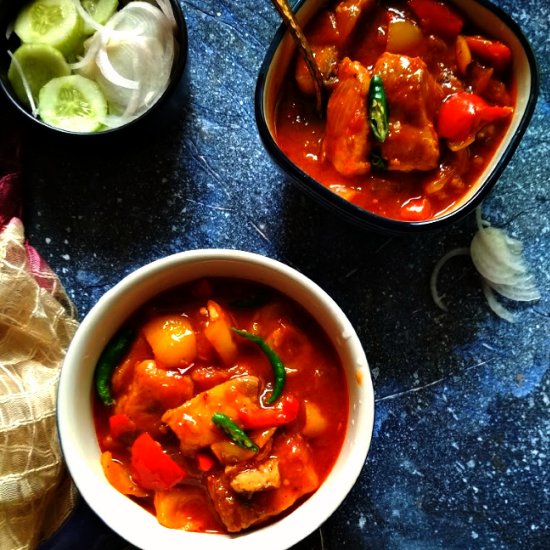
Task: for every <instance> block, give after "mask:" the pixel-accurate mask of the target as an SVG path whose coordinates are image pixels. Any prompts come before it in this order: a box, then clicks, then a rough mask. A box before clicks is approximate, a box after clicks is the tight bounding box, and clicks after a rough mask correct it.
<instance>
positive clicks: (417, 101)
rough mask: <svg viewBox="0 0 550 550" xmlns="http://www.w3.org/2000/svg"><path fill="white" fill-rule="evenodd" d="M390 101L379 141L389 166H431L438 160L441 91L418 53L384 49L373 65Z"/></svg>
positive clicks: (404, 169) (406, 169) (407, 168)
mask: <svg viewBox="0 0 550 550" xmlns="http://www.w3.org/2000/svg"><path fill="white" fill-rule="evenodd" d="M373 72H374V74H378V75H380V77H381V78H382V82H383V83H384V90H385V92H386V97H387V100H388V104H389V110H390V118H389V134H388V136H387V138H386V140H385V141H384V143H382V144H381V152H382V156H383V157H384V159H385V160H386V161H387V163H388V170H396V171H401V172H410V171H412V170H431V169H433V168H436V167H437V165H438V162H439V140H438V137H437V134H436V132H435V129H434V125H433V119H434V116H435V110H436V109H437V107H438V106H439V105H440V104H441V100H442V98H443V92H442V89H441V86H439V84H437V83H436V81H435V80H434V78H433V77H432V75H431V74H430V72H429V71H428V67H427V66H426V63H424V61H423V60H422V59H420V58H419V57H408V56H406V55H399V54H393V53H389V52H385V53H384V54H382V55H381V56H380V58H379V59H378V61H377V62H376V64H375V66H374V71H373Z"/></svg>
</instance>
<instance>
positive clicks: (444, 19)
mask: <svg viewBox="0 0 550 550" xmlns="http://www.w3.org/2000/svg"><path fill="white" fill-rule="evenodd" d="M408 4H409V7H410V8H411V10H412V11H413V12H414V13H415V15H416V16H417V17H418V19H419V21H420V26H421V27H422V30H423V31H424V32H427V33H430V34H436V35H438V36H442V37H444V38H454V37H455V36H457V35H458V34H459V33H460V31H461V30H462V27H463V26H464V21H463V19H462V17H460V15H458V14H457V13H456V12H454V11H453V10H452V9H451V8H449V7H448V6H446V5H445V4H443V2H437V1H436V0H409V1H408Z"/></svg>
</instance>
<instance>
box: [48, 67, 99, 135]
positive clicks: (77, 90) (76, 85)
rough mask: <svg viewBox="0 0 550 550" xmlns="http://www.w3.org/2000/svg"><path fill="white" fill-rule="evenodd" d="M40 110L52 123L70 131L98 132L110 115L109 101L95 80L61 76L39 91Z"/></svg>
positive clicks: (75, 76)
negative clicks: (108, 114)
mask: <svg viewBox="0 0 550 550" xmlns="http://www.w3.org/2000/svg"><path fill="white" fill-rule="evenodd" d="M38 112H39V115H40V117H41V118H42V120H43V121H44V122H45V123H46V124H49V125H50V126H55V127H56V128H61V129H62V130H67V131H69V132H79V133H80V132H84V133H86V132H95V131H97V130H99V129H100V128H101V127H102V122H103V120H104V119H105V117H106V115H107V101H106V99H105V96H104V95H103V92H102V91H101V89H100V88H99V86H98V85H97V84H96V83H95V82H94V81H93V80H90V79H88V78H85V77H83V76H80V75H71V76H61V77H59V78H54V79H52V80H50V81H49V82H48V83H47V84H46V85H45V86H44V87H43V88H42V89H41V90H40V94H39V96H38Z"/></svg>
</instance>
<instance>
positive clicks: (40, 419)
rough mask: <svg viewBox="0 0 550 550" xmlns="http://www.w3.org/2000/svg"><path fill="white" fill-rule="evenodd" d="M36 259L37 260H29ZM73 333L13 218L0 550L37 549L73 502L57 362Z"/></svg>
mask: <svg viewBox="0 0 550 550" xmlns="http://www.w3.org/2000/svg"><path fill="white" fill-rule="evenodd" d="M33 254H34V256H33ZM76 328H77V321H76V319H75V311H74V306H73V305H72V304H71V302H70V300H69V299H68V297H67V295H66V293H65V291H64V289H63V288H62V286H61V284H60V283H59V280H58V279H57V277H56V276H55V274H54V273H53V272H52V271H51V270H50V269H49V268H48V267H47V265H46V264H45V262H43V261H41V259H40V257H39V256H38V255H37V254H36V252H35V251H34V249H32V248H31V247H29V246H28V245H26V244H25V237H24V231H23V224H22V223H21V221H20V220H19V219H18V218H12V220H11V221H10V222H9V223H8V224H7V225H6V226H5V228H4V229H3V230H2V233H1V234H0V549H2V550H19V549H30V548H35V547H36V545H37V544H38V543H39V542H40V541H41V540H43V539H45V538H47V537H48V536H50V535H51V534H52V533H53V532H54V531H55V530H56V529H58V528H59V526H60V525H61V523H62V522H63V520H64V519H65V518H66V517H67V515H68V514H69V512H70V511H71V509H72V508H73V506H74V504H75V497H76V493H75V490H74V486H73V485H72V482H71V481H70V478H69V476H68V474H67V472H66V470H65V467H64V465H63V462H62V457H61V452H60V448H59V443H58V439H57V431H56V424H55V399H56V390H57V382H58V379H59V372H60V366H61V362H62V360H63V357H64V355H65V351H66V349H67V347H68V345H69V342H70V340H71V338H72V336H73V334H74V332H75V330H76Z"/></svg>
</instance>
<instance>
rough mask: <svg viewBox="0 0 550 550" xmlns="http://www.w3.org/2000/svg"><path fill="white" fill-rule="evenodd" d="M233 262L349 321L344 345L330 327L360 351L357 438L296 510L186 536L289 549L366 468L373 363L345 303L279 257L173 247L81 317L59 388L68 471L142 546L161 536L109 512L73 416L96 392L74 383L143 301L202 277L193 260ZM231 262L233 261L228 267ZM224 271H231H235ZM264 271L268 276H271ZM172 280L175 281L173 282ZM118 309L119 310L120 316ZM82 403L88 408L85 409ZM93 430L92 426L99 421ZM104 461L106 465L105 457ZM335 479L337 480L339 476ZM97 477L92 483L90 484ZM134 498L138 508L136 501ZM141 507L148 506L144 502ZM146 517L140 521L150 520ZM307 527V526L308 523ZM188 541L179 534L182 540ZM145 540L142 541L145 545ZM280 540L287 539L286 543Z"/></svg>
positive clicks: (207, 264) (353, 399)
mask: <svg viewBox="0 0 550 550" xmlns="http://www.w3.org/2000/svg"><path fill="white" fill-rule="evenodd" d="M228 262H229V263H231V262H232V263H234V264H235V265H234V266H233V269H237V267H235V266H237V265H238V268H239V270H240V269H242V268H243V267H246V266H249V268H251V269H252V267H251V266H255V268H257V270H255V268H254V269H252V270H253V271H254V273H253V275H250V274H249V275H248V277H247V273H246V272H243V273H242V274H239V275H232V276H233V277H239V278H242V279H245V280H250V281H257V282H261V283H263V284H267V285H268V286H272V288H275V289H278V290H280V291H281V292H283V293H285V290H282V287H284V286H285V285H287V286H288V288H290V287H292V288H291V291H292V292H296V293H303V296H304V298H303V299H304V300H305V299H306V298H307V297H312V296H314V297H315V299H316V300H317V301H318V302H319V306H318V307H319V308H320V309H319V312H320V313H325V314H326V315H327V316H332V319H329V320H328V321H326V320H325V319H321V318H318V322H319V324H320V325H321V326H323V329H324V330H325V332H327V329H326V326H327V324H330V323H336V324H337V325H338V327H342V332H341V337H340V340H341V341H340V342H339V346H340V348H341V349H339V346H338V345H336V342H335V339H336V336H333V335H330V334H329V335H328V336H329V337H330V339H331V340H332V342H333V345H334V347H335V349H336V351H337V352H338V354H339V356H340V358H341V360H342V361H343V358H344V356H346V357H349V358H353V360H354V362H355V363H354V364H351V363H349V365H350V366H349V368H347V369H345V370H346V379H347V383H348V390H349V393H350V403H349V419H348V428H347V429H348V435H349V434H350V433H351V434H352V435H353V436H354V437H353V440H352V441H347V439H348V438H347V437H346V441H345V442H344V448H343V449H342V450H341V451H340V458H339V459H337V462H336V464H335V465H334V467H333V469H332V471H331V472H330V473H329V475H328V476H327V478H326V479H325V481H324V482H323V484H321V486H320V487H319V488H318V489H317V491H316V492H315V493H313V494H312V495H311V496H310V497H308V499H307V500H306V501H305V502H303V503H302V504H301V505H300V506H298V507H297V508H296V509H295V510H294V511H293V512H292V513H290V514H288V515H287V516H284V517H283V518H281V519H279V520H277V521H276V522H274V523H273V524H270V525H267V526H265V527H259V528H257V529H255V530H253V531H250V532H248V533H245V534H240V535H215V536H214V535H211V534H208V533H206V534H205V533H188V532H185V541H187V540H189V542H191V543H193V541H194V542H196V543H197V544H199V543H200V544H201V545H203V546H204V547H205V548H208V549H212V550H214V549H215V550H221V549H226V548H233V547H235V548H237V547H238V550H249V549H250V550H253V549H254V550H257V548H258V544H261V543H262V542H264V543H265V542H266V540H267V541H270V540H271V541H272V540H273V537H274V536H277V537H278V538H279V539H280V540H279V542H278V543H276V544H272V543H270V548H272V549H273V550H275V549H276V548H280V549H281V550H283V549H284V548H288V547H290V546H292V545H293V544H296V543H298V542H299V541H300V540H302V539H303V538H305V537H307V536H308V535H309V534H310V533H312V532H313V531H315V529H317V528H318V527H319V526H320V525H321V524H322V523H323V522H324V521H325V520H326V519H328V517H329V516H330V515H332V514H333V513H334V511H335V510H336V508H337V507H338V506H339V505H340V503H341V502H342V501H343V500H344V499H345V498H346V496H347V495H348V493H349V491H350V490H351V489H352V487H353V485H354V484H355V483H356V481H357V479H358V477H359V475H360V473H361V470H362V468H363V466H364V464H365V460H366V457H367V454H368V451H369V448H370V442H371V438H372V433H373V426H374V390H373V386H372V380H371V376H370V370H369V366H368V362H367V359H366V357H365V353H364V350H363V347H362V345H361V343H360V341H359V337H358V336H357V334H356V332H355V330H354V328H353V326H352V325H351V322H350V321H349V319H348V318H347V316H346V315H345V313H344V312H343V311H342V310H341V308H340V307H339V306H338V304H337V303H336V302H335V301H334V300H333V299H332V298H331V297H330V296H329V295H328V294H327V293H326V292H325V291H324V290H323V289H322V288H321V287H320V286H319V285H317V284H316V283H315V282H313V281H312V280H311V279H309V278H308V277H306V276H305V275H303V274H302V273H300V272H299V271H297V270H295V269H294V268H292V267H290V266H288V265H286V264H284V263H282V262H279V261H278V260H274V259H271V258H268V257H265V256H262V255H260V254H256V253H252V252H244V251H240V250H230V249H198V250H190V251H185V252H179V253H176V254H172V255H170V256H166V257H164V258H161V259H159V260H155V261H153V262H151V263H148V264H146V265H144V266H142V267H140V268H138V269H137V270H135V271H133V272H132V273H130V274H128V275H126V276H125V277H124V278H123V279H121V280H120V281H119V282H118V283H117V284H116V285H115V286H114V287H112V288H111V289H110V290H108V291H107V292H106V293H105V294H104V295H103V296H102V297H101V298H100V299H99V300H98V302H97V303H96V304H95V305H94V306H93V307H92V309H91V310H90V312H89V313H88V314H87V315H86V317H85V318H84V320H83V321H82V323H81V325H80V327H79V328H78V329H77V332H76V333H75V335H74V337H73V339H72V342H71V344H70V346H69V349H68V350H67V354H66V356H65V360H64V362H63V366H62V369H61V374H60V379H59V385H58V390H57V412H56V421H57V427H58V434H59V441H60V445H61V450H62V453H63V456H64V458H65V462H66V464H67V467H68V469H69V472H70V474H71V476H72V477H73V480H74V482H75V485H76V486H77V488H78V490H79V491H80V493H81V495H82V497H83V498H84V500H85V501H86V502H87V503H88V505H89V507H90V508H91V509H92V510H94V512H95V513H96V514H97V515H98V516H99V517H100V518H101V519H102V520H103V521H104V522H105V523H106V524H107V525H108V526H109V527H110V528H111V529H113V530H114V531H115V532H117V533H119V534H120V535H121V536H123V537H124V538H125V539H126V540H128V541H130V542H131V543H132V544H135V545H136V546H139V547H141V548H147V549H149V548H151V549H154V548H158V547H159V545H158V543H159V539H158V538H155V542H154V544H149V543H148V542H147V541H145V542H144V540H143V538H139V536H138V535H137V534H136V531H138V528H137V527H136V525H135V523H134V524H132V525H130V524H128V520H126V519H125V518H124V517H122V519H121V518H119V517H113V516H112V515H110V514H109V513H108V507H107V508H106V506H105V503H104V502H103V501H102V500H101V494H103V493H101V494H100V493H99V489H98V487H97V484H96V485H94V484H93V483H92V482H93V479H95V478H97V471H96V472H93V471H91V470H90V460H88V462H87V461H86V460H85V457H89V455H86V450H87V445H86V441H85V440H86V439H87V435H84V436H81V435H80V433H81V431H80V429H81V428H82V429H83V430H84V431H86V430H88V431H89V429H90V426H88V428H86V425H84V426H79V427H78V430H77V429H76V422H75V420H74V419H75V418H80V417H81V416H82V414H83V413H82V412H83V411H84V413H85V417H86V418H87V419H90V418H92V419H93V417H92V416H91V399H88V401H89V403H88V404H87V405H82V402H83V399H82V396H80V398H79V396H78V395H75V393H77V392H75V391H74V389H75V387H76V386H75V384H76V383H77V381H78V380H80V381H82V378H78V376H77V375H78V373H79V371H82V367H81V368H79V367H80V365H81V364H82V363H86V362H87V363H88V367H86V365H85V366H84V369H85V370H89V369H90V368H91V366H90V365H91V364H93V365H95V361H96V360H97V356H98V354H99V352H100V351H101V349H102V348H103V346H104V345H105V343H106V341H108V339H109V338H110V337H111V336H112V334H114V332H115V331H116V329H117V328H118V327H119V326H120V325H121V324H122V323H123V322H124V319H125V318H127V317H128V316H130V315H131V314H132V313H133V312H134V311H135V310H136V309H137V308H139V307H141V306H143V304H144V303H145V302H147V301H148V300H149V299H151V298H152V297H154V296H156V295H158V294H159V293H161V292H163V291H164V290H167V289H168V288H173V287H174V286H178V284H183V283H184V282H186V281H190V280H195V279H197V278H200V276H201V275H200V274H199V275H196V274H195V275H192V274H189V272H188V271H189V269H191V271H192V272H193V273H195V272H194V271H193V269H194V268H193V266H194V265H196V264H200V265H201V266H202V267H200V268H199V269H200V270H201V272H202V273H203V274H202V276H213V275H211V274H210V272H211V271H212V269H214V268H215V266H217V268H216V269H220V266H222V264H224V263H225V265H228ZM189 266H191V267H189ZM212 266H214V267H212ZM228 269H232V268H231V267H229V268H228ZM195 270H196V268H195ZM209 270H210V272H209ZM174 271H176V272H177V275H174V274H172V276H170V273H171V272H174ZM239 273H240V271H239ZM260 275H262V277H260ZM220 276H222V277H227V276H228V275H220ZM263 277H265V279H264V278H263ZM166 281H168V284H167V283H166ZM178 281H179V282H178ZM153 283H155V284H158V289H157V290H155V291H152V290H151V289H152V288H157V287H156V286H153ZM286 294H287V295H288V296H290V297H291V298H294V299H295V300H296V298H295V297H294V296H293V295H292V293H291V292H286ZM297 301H298V303H300V304H301V305H302V307H304V308H305V309H306V310H307V311H309V312H310V314H312V315H313V313H312V307H313V308H315V307H317V305H311V304H306V303H305V302H304V301H302V300H297ZM117 304H118V306H117ZM121 304H122V312H125V314H124V315H123V314H122V313H121V308H120V306H121ZM129 304H133V305H132V308H131V309H129ZM113 308H114V309H113ZM113 311H114V319H110V318H109V312H113ZM117 312H118V313H119V314H118V315H117ZM98 325H99V326H100V328H99V334H100V338H99V339H98V338H97V336H98V331H97V327H98ZM94 327H95V328H94ZM90 341H94V343H93V344H91V343H90ZM90 346H92V348H95V349H93V350H92V353H91V354H90ZM94 353H95V355H94ZM352 371H353V372H352ZM92 377H93V368H92V370H91V372H89V373H88V378H87V380H88V382H86V383H85V387H83V388H82V389H81V390H79V391H80V393H82V394H83V395H85V392H86V391H87V392H88V395H89V394H90V392H91V388H92V383H93V381H92V380H91V378H92ZM352 379H354V380H355V381H356V382H357V384H355V385H354V387H351V380H352ZM359 379H360V380H359ZM86 384H87V386H86ZM79 399H80V400H79ZM83 407H86V408H85V409H83ZM88 407H89V408H88ZM76 411H80V413H81V414H80V415H77V414H76ZM92 423H93V422H92ZM91 429H93V426H92V427H91ZM94 434H95V431H94ZM79 438H80V441H79ZM95 446H96V447H97V453H99V445H98V444H97V439H96V440H95ZM88 451H89V448H88ZM92 463H93V464H94V468H96V470H97V468H98V466H97V464H95V462H92ZM97 463H98V464H99V459H98V460H97ZM344 466H345V467H344ZM329 480H331V481H330V486H329V485H328V483H329ZM336 480H337V481H338V482H337V483H336ZM103 481H104V484H103V485H105V484H107V485H109V484H108V482H107V480H106V479H105V478H103ZM90 483H92V484H91V485H90ZM107 490H108V491H109V492H110V493H116V494H110V495H109V500H112V501H113V503H115V501H116V503H115V504H116V505H117V506H118V507H117V508H115V509H116V510H117V511H118V510H121V514H119V515H122V516H124V510H123V507H121V503H122V501H121V500H120V499H121V498H122V499H123V500H124V501H129V502H131V501H130V499H128V497H126V496H124V495H121V494H120V493H118V492H117V491H116V489H114V488H112V487H110V485H109V487H108V488H107ZM327 497H328V498H327ZM98 500H101V502H98ZM110 505H111V504H109V506H110ZM131 505H132V506H134V507H137V508H139V507H138V506H137V505H136V504H135V503H132V504H131ZM139 509H140V510H141V508H139ZM144 513H145V514H147V515H148V516H150V517H151V518H153V519H154V522H155V525H156V528H153V529H151V530H152V531H155V532H156V533H157V535H158V534H159V533H160V534H161V535H163V534H166V533H165V532H170V533H171V534H166V537H167V539H166V540H167V541H171V542H173V537H176V538H178V537H181V534H180V535H174V534H173V533H181V531H180V530H173V529H168V528H165V527H162V526H161V525H160V524H158V523H157V522H156V518H154V516H152V515H151V514H149V513H148V512H145V511H144ZM139 514H140V512H139V511H138V510H136V511H135V514H134V513H132V516H136V517H139V516H138V515H139ZM143 517H145V516H143ZM134 519H135V517H134ZM139 523H140V524H141V523H143V522H139ZM304 526H307V527H305V528H304ZM150 542H151V541H150ZM181 542H182V540H181V538H180V540H179V541H178V543H181ZM140 544H143V546H141V545H140ZM278 544H282V545H281V546H279V545H278ZM174 545H175V544H174ZM164 546H165V547H167V548H171V547H172V546H171V544H170V542H169V543H168V544H165V545H164Z"/></svg>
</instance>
